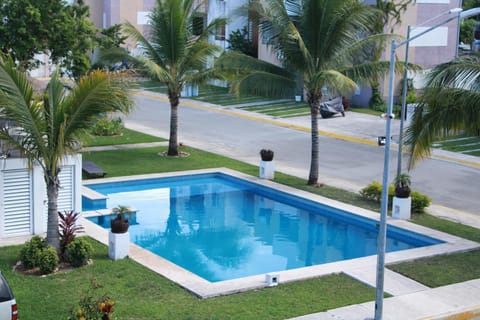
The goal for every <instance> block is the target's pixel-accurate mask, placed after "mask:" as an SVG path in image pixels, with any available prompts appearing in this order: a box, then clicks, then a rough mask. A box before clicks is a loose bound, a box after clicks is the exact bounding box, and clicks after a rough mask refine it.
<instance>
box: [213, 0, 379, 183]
mask: <svg viewBox="0 0 480 320" xmlns="http://www.w3.org/2000/svg"><path fill="white" fill-rule="evenodd" d="M252 5H253V6H255V8H254V9H255V10H256V11H257V12H258V15H259V17H261V18H260V19H261V21H262V26H261V27H262V30H263V32H264V34H271V35H273V39H274V43H275V44H274V45H273V48H274V50H275V51H276V52H277V53H278V56H280V57H281V58H282V61H283V64H284V67H285V68H280V67H278V66H273V65H271V64H268V63H266V62H262V61H258V60H254V59H252V58H248V57H244V58H242V57H241V56H240V54H238V53H234V52H228V53H226V54H225V55H223V56H222V57H221V58H220V59H218V60H217V67H218V68H219V69H223V70H224V71H225V73H226V75H227V77H230V78H232V77H233V78H235V79H236V81H235V82H234V83H233V85H232V88H233V90H234V91H236V92H237V93H240V94H241V93H245V92H252V90H254V91H255V92H256V93H259V94H260V93H270V94H274V93H278V92H283V93H289V94H292V93H291V92H292V91H293V90H294V89H295V80H296V79H297V78H298V75H299V76H300V77H301V78H302V81H303V90H304V92H305V94H306V98H307V103H308V105H309V107H310V115H311V140H312V146H311V165H310V173H309V177H308V184H309V185H315V184H317V183H318V168H319V163H318V161H319V146H318V141H319V139H318V114H319V107H320V102H321V99H322V96H323V93H322V89H323V88H325V87H326V88H328V90H329V91H330V92H332V93H334V94H336V95H349V94H351V93H353V91H354V90H355V89H356V88H357V84H356V81H365V82H366V81H367V80H369V79H371V78H372V76H374V75H377V74H383V73H386V72H387V71H388V63H387V62H384V61H373V62H372V61H371V52H372V49H373V48H374V46H375V45H378V44H381V43H384V42H385V40H386V38H387V37H388V36H385V35H372V36H368V37H364V35H366V34H373V30H372V29H373V26H374V25H375V23H376V22H377V21H378V17H379V15H381V12H380V11H378V10H376V9H375V8H373V7H370V6H367V5H364V4H361V3H360V1H357V0H335V1H333V0H303V1H295V0H285V1H284V0H258V1H255V2H253V4H252ZM291 96H292V95H291Z"/></svg>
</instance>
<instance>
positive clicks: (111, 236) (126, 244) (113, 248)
mask: <svg viewBox="0 0 480 320" xmlns="http://www.w3.org/2000/svg"><path fill="white" fill-rule="evenodd" d="M129 248H130V234H129V233H128V232H125V233H113V232H112V231H110V232H109V233H108V257H109V258H110V259H113V260H119V259H123V258H125V257H126V256H128V251H129Z"/></svg>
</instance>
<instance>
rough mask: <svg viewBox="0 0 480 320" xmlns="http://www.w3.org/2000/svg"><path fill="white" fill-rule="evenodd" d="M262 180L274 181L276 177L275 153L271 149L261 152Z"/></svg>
mask: <svg viewBox="0 0 480 320" xmlns="http://www.w3.org/2000/svg"><path fill="white" fill-rule="evenodd" d="M260 157H261V158H262V161H260V178H261V179H269V180H273V178H274V176H275V164H274V162H273V151H272V150H269V149H262V150H260Z"/></svg>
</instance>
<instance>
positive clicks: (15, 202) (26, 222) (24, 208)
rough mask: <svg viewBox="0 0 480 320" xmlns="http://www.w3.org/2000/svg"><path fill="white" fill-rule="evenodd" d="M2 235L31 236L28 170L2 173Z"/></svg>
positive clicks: (29, 177) (29, 178)
mask: <svg viewBox="0 0 480 320" xmlns="http://www.w3.org/2000/svg"><path fill="white" fill-rule="evenodd" d="M3 188H4V189H3V200H4V214H5V220H4V234H5V235H7V236H12V235H28V234H31V229H32V227H31V225H32V214H31V208H32V206H31V201H30V198H31V194H32V192H31V175H30V171H29V170H28V169H22V170H9V171H4V173H3Z"/></svg>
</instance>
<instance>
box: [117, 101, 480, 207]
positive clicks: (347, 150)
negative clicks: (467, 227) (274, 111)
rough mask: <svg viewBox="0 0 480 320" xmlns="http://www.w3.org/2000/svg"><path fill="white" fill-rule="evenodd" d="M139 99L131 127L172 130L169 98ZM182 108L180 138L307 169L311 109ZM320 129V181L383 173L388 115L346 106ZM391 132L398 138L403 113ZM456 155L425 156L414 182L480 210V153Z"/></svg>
mask: <svg viewBox="0 0 480 320" xmlns="http://www.w3.org/2000/svg"><path fill="white" fill-rule="evenodd" d="M135 99H136V103H137V108H136V109H135V111H134V112H133V113H132V114H131V115H129V116H128V117H127V118H126V119H125V123H126V125H127V127H130V128H132V129H137V130H141V131H144V132H147V133H151V134H156V135H159V136H162V137H165V138H168V132H169V105H168V102H167V101H166V99H165V98H164V97H162V96H160V97H159V96H153V95H152V94H142V95H137V96H136V98H135ZM179 110H180V111H179V142H183V143H184V144H186V145H190V146H193V147H196V148H200V149H203V150H207V151H210V152H214V153H218V154H222V155H225V156H229V157H232V158H236V159H239V160H241V161H245V162H248V163H252V164H257V165H258V163H259V150H260V149H262V148H270V149H272V150H274V151H275V165H276V168H277V170H278V171H282V172H285V173H288V174H292V175H296V176H299V177H302V178H305V179H306V178H307V177H308V171H309V170H308V169H309V166H310V133H309V132H308V128H309V127H310V122H309V118H308V117H302V118H294V119H290V120H286V121H284V120H282V122H280V121H278V120H274V119H271V118H268V117H260V116H258V115H256V114H252V113H247V112H239V111H237V110H233V109H229V108H222V107H212V106H208V105H206V104H201V103H199V102H196V101H191V100H185V99H184V100H182V101H181V106H180V108H179ZM319 129H320V130H321V131H322V130H324V131H325V132H323V131H322V135H321V137H320V177H319V182H323V183H326V184H329V185H334V186H338V187H342V188H346V189H349V190H353V191H358V190H359V189H361V188H362V187H364V186H366V185H367V184H368V183H370V182H371V181H373V180H377V181H382V175H383V159H384V149H383V148H382V147H378V146H377V145H376V137H377V136H379V135H384V132H385V123H384V120H381V119H379V118H377V117H372V116H366V115H359V114H356V113H347V116H346V117H345V118H341V117H338V118H332V119H320V123H319ZM392 132H393V139H394V140H395V139H396V138H397V136H396V135H395V132H398V121H395V123H394V124H393V127H392ZM356 140H358V141H360V142H362V143H358V141H356ZM451 155H452V154H451V153H447V154H446V156H445V154H444V155H443V156H442V158H430V159H426V160H424V161H422V162H420V163H419V165H418V166H417V167H416V168H415V169H414V170H413V171H411V172H410V174H411V176H412V184H413V188H414V189H416V190H418V191H421V192H422V193H425V194H427V195H429V196H430V197H431V198H432V199H433V203H434V204H436V205H441V206H446V207H448V208H453V209H456V210H460V211H465V212H469V213H474V214H480V210H478V205H479V203H480V201H479V200H478V197H479V191H480V170H479V168H480V165H479V164H480V161H477V159H476V158H473V157H471V158H467V160H464V161H463V163H461V162H459V161H450V160H448V158H451V157H450V156H451ZM453 155H454V156H455V154H453ZM446 159H447V160H446ZM472 159H473V160H472ZM470 160H472V161H470ZM403 162H404V163H406V159H405V160H404V161H403ZM396 166H397V152H396V150H392V152H391V163H390V169H391V170H390V177H391V179H390V180H392V179H393V177H394V175H395V172H396Z"/></svg>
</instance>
